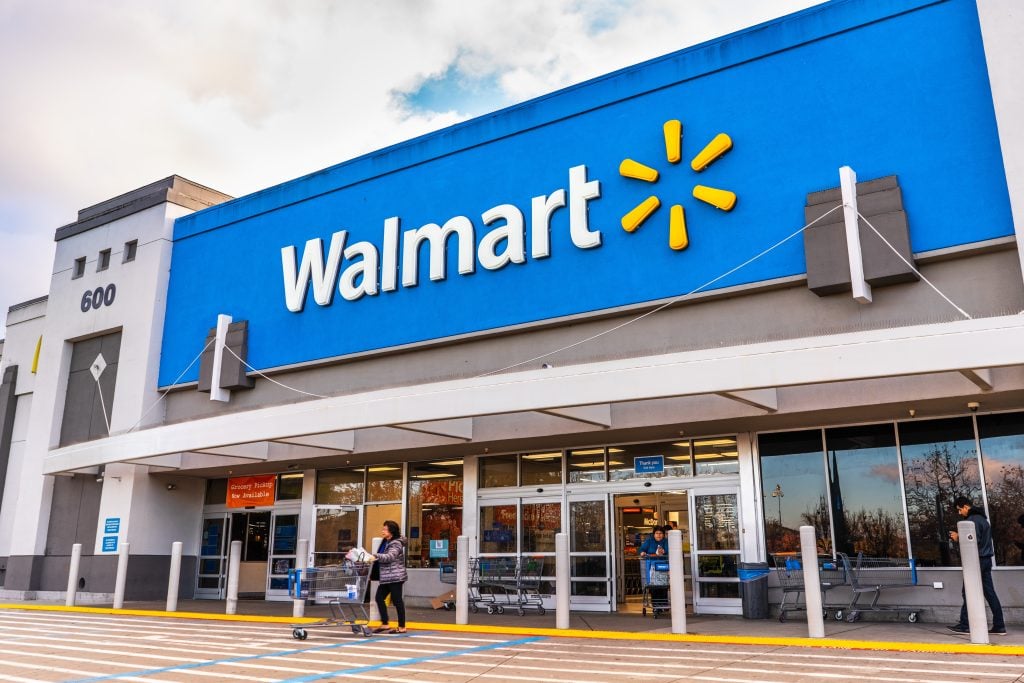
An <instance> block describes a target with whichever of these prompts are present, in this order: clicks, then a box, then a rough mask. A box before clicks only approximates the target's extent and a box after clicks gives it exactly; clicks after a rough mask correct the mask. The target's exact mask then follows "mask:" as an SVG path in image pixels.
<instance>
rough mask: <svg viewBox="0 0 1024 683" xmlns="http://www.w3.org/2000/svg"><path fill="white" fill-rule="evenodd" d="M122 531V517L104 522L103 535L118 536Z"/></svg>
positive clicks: (107, 519)
mask: <svg viewBox="0 0 1024 683" xmlns="http://www.w3.org/2000/svg"><path fill="white" fill-rule="evenodd" d="M120 531H121V518H120V517H107V518H106V519H105V520H104V521H103V533H105V534H116V533H120Z"/></svg>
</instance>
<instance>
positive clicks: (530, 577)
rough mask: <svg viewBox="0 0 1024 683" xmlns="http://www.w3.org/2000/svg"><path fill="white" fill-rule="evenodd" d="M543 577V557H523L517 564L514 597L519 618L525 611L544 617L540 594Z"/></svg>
mask: <svg viewBox="0 0 1024 683" xmlns="http://www.w3.org/2000/svg"><path fill="white" fill-rule="evenodd" d="M542 576H544V558H543V557H524V558H522V560H520V562H519V571H518V572H517V574H516V597H517V598H518V603H519V607H518V609H517V610H516V611H517V612H518V613H519V616H523V615H524V614H526V610H528V609H535V610H537V614H540V615H541V616H543V615H544V613H545V611H546V610H545V609H544V598H543V596H542V595H541V594H540V584H541V577H542Z"/></svg>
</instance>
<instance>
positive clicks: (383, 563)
mask: <svg viewBox="0 0 1024 683" xmlns="http://www.w3.org/2000/svg"><path fill="white" fill-rule="evenodd" d="M380 535H381V542H380V546H379V547H378V548H377V552H376V554H374V555H371V556H370V558H369V559H370V561H371V562H373V569H371V570H370V578H371V579H372V580H375V581H379V582H380V583H378V584H377V593H376V594H375V595H374V600H375V601H376V602H377V609H378V610H380V626H378V627H377V628H375V629H374V630H373V632H374V633H405V632H406V630H405V600H404V599H403V598H402V589H403V588H404V587H405V582H406V581H408V580H409V573H408V572H407V571H406V569H405V549H406V547H407V546H408V541H406V539H405V537H404V536H402V531H401V529H399V528H398V523H397V522H393V521H391V520H390V519H389V520H388V521H386V522H384V526H383V527H382V528H381V532H380ZM389 596H390V597H391V604H392V605H394V606H395V612H396V613H397V616H398V626H397V627H395V628H392V627H391V624H390V620H389V618H388V606H387V602H386V600H387V598H388V597H389Z"/></svg>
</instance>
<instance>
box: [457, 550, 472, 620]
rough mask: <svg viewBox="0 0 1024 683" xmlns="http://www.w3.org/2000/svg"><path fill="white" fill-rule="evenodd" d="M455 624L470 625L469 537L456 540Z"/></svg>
mask: <svg viewBox="0 0 1024 683" xmlns="http://www.w3.org/2000/svg"><path fill="white" fill-rule="evenodd" d="M455 623H456V624H460V625H462V626H465V625H466V624H468V623H469V536H459V537H458V538H457V539H456V540H455Z"/></svg>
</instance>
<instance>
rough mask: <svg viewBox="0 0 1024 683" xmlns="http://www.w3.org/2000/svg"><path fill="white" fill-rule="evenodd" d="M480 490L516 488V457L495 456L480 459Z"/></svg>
mask: <svg viewBox="0 0 1024 683" xmlns="http://www.w3.org/2000/svg"><path fill="white" fill-rule="evenodd" d="M479 462H480V488H483V489H486V488H491V487H493V486H516V484H517V482H516V456H514V455H493V456H491V457H489V458H480V461H479Z"/></svg>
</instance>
